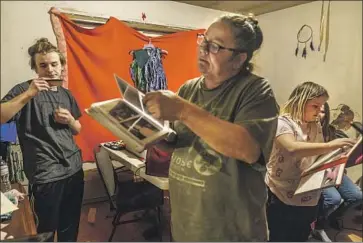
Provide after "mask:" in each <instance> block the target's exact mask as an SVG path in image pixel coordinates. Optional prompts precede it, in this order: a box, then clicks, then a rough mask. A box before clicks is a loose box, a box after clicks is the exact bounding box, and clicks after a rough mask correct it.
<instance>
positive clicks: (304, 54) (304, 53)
mask: <svg viewBox="0 0 363 243" xmlns="http://www.w3.org/2000/svg"><path fill="white" fill-rule="evenodd" d="M301 56H302V57H303V58H305V59H306V46H305V47H304V49H303V52H302V55H301Z"/></svg>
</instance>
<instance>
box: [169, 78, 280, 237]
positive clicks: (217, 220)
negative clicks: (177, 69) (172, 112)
mask: <svg viewBox="0 0 363 243" xmlns="http://www.w3.org/2000/svg"><path fill="white" fill-rule="evenodd" d="M203 82H204V78H203V77H200V78H196V79H193V80H190V81H188V82H187V83H186V84H184V85H183V86H182V87H181V88H180V90H179V96H181V97H183V98H184V99H186V100H188V101H189V102H192V103H194V104H196V105H198V106H199V107H202V108H203V109H205V110H207V111H209V112H210V113H212V114H213V115H215V116H216V117H219V118H220V119H223V120H226V121H229V122H232V123H235V124H239V125H241V126H243V127H245V128H246V129H247V130H248V131H249V132H250V133H251V135H252V136H253V137H254V138H255V139H256V141H258V143H259V145H260V147H261V150H262V153H261V156H260V159H259V161H258V162H256V163H254V164H253V165H250V164H247V163H245V162H243V161H240V160H237V159H234V158H230V157H226V156H224V155H222V154H220V153H218V152H216V151H215V150H213V149H212V148H211V147H210V146H208V144H206V143H205V142H204V141H203V140H202V139H201V138H200V137H197V136H196V135H195V134H194V133H193V132H192V131H191V130H189V128H187V127H186V126H185V125H184V124H182V123H181V122H178V121H177V122H175V124H174V126H175V130H176V132H177V134H178V140H177V146H176V149H175V151H174V153H173V156H172V160H171V164H170V170H169V190H170V202H171V224H172V234H173V239H174V240H175V241H266V240H267V225H266V216H265V203H266V199H267V191H266V186H265V183H264V175H265V171H266V167H265V164H266V162H267V161H268V159H269V156H270V152H271V149H272V143H273V139H274V137H275V132H276V127H277V116H278V105H277V103H276V100H275V98H274V95H273V92H272V90H271V88H270V85H269V84H268V82H267V81H266V80H264V79H263V78H261V77H258V76H256V75H253V74H249V75H248V76H242V75H237V76H235V77H233V78H231V79H229V80H226V81H225V82H224V83H223V84H221V85H220V86H218V87H217V88H214V89H211V90H207V89H206V88H204V84H203Z"/></svg>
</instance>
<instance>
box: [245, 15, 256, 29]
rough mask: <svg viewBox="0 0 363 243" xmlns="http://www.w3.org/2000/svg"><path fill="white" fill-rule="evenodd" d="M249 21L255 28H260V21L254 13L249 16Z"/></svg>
mask: <svg viewBox="0 0 363 243" xmlns="http://www.w3.org/2000/svg"><path fill="white" fill-rule="evenodd" d="M247 21H248V22H249V23H250V24H252V26H253V27H254V28H256V27H257V26H258V20H257V19H256V17H255V15H254V14H253V13H249V14H248V16H247Z"/></svg>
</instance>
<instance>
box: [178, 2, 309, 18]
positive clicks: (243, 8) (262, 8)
mask: <svg viewBox="0 0 363 243" xmlns="http://www.w3.org/2000/svg"><path fill="white" fill-rule="evenodd" d="M176 2H181V3H186V4H190V5H194V6H200V7H205V8H211V9H216V10H221V11H226V12H232V13H240V14H248V13H253V14H254V15H260V14H265V13H269V12H273V11H277V10H281V9H285V8H289V7H293V6H297V5H300V4H304V3H309V2H313V1H176Z"/></svg>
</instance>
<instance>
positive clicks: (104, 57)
mask: <svg viewBox="0 0 363 243" xmlns="http://www.w3.org/2000/svg"><path fill="white" fill-rule="evenodd" d="M50 15H51V22H52V26H53V30H54V33H55V35H56V37H57V43H58V46H59V49H60V50H61V52H64V54H65V55H66V57H67V67H66V68H65V72H64V78H65V86H66V87H68V89H69V90H70V91H71V92H72V94H73V95H74V97H75V98H76V100H77V102H78V105H79V107H80V109H81V111H82V114H83V116H82V117H81V118H80V122H81V124H82V131H81V133H80V134H79V135H78V136H76V142H77V144H78V146H79V147H80V148H81V149H82V153H83V160H84V161H93V160H94V159H93V152H92V150H93V148H94V147H95V146H96V145H97V144H99V143H101V142H107V141H111V140H115V139H118V138H116V137H115V136H114V135H112V134H111V132H109V131H108V130H106V129H105V128H103V127H102V126H101V125H100V124H98V123H97V122H96V121H94V120H93V119H92V118H90V117H89V116H88V115H87V114H85V112H84V109H86V108H88V107H89V106H90V105H91V104H92V103H94V102H99V101H103V100H108V99H112V98H117V97H120V93H119V90H118V88H117V85H116V83H115V81H114V78H113V74H114V73H116V74H117V75H118V76H120V77H121V78H123V79H125V80H126V81H128V82H129V83H130V84H133V82H132V80H131V77H130V71H129V68H130V64H131V62H132V56H131V55H129V51H131V50H136V49H142V48H143V46H144V44H147V43H148V42H149V37H147V36H145V35H143V34H141V33H139V32H138V31H136V30H135V29H133V28H130V27H128V26H127V25H126V24H124V23H123V22H121V21H120V20H118V19H116V18H113V17H111V18H110V19H109V20H108V22H107V23H106V24H104V25H102V26H99V27H97V28H95V29H86V28H83V27H80V26H78V25H77V24H75V23H73V22H72V21H71V20H70V19H68V18H67V17H66V16H65V15H63V14H61V13H59V12H57V10H56V9H55V8H52V9H51V10H50ZM203 31H204V30H193V31H186V32H179V33H174V34H168V35H163V36H160V37H154V38H152V39H151V41H152V44H153V45H154V46H155V47H159V48H161V49H164V50H167V51H168V55H167V56H166V58H165V59H163V66H164V70H165V74H166V77H167V83H168V88H169V89H170V90H172V91H177V90H178V88H179V87H180V86H181V85H182V84H183V83H184V82H185V81H186V80H188V79H191V78H194V77H197V76H199V75H200V73H199V71H198V67H197V44H196V40H197V33H202V32H203Z"/></svg>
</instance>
